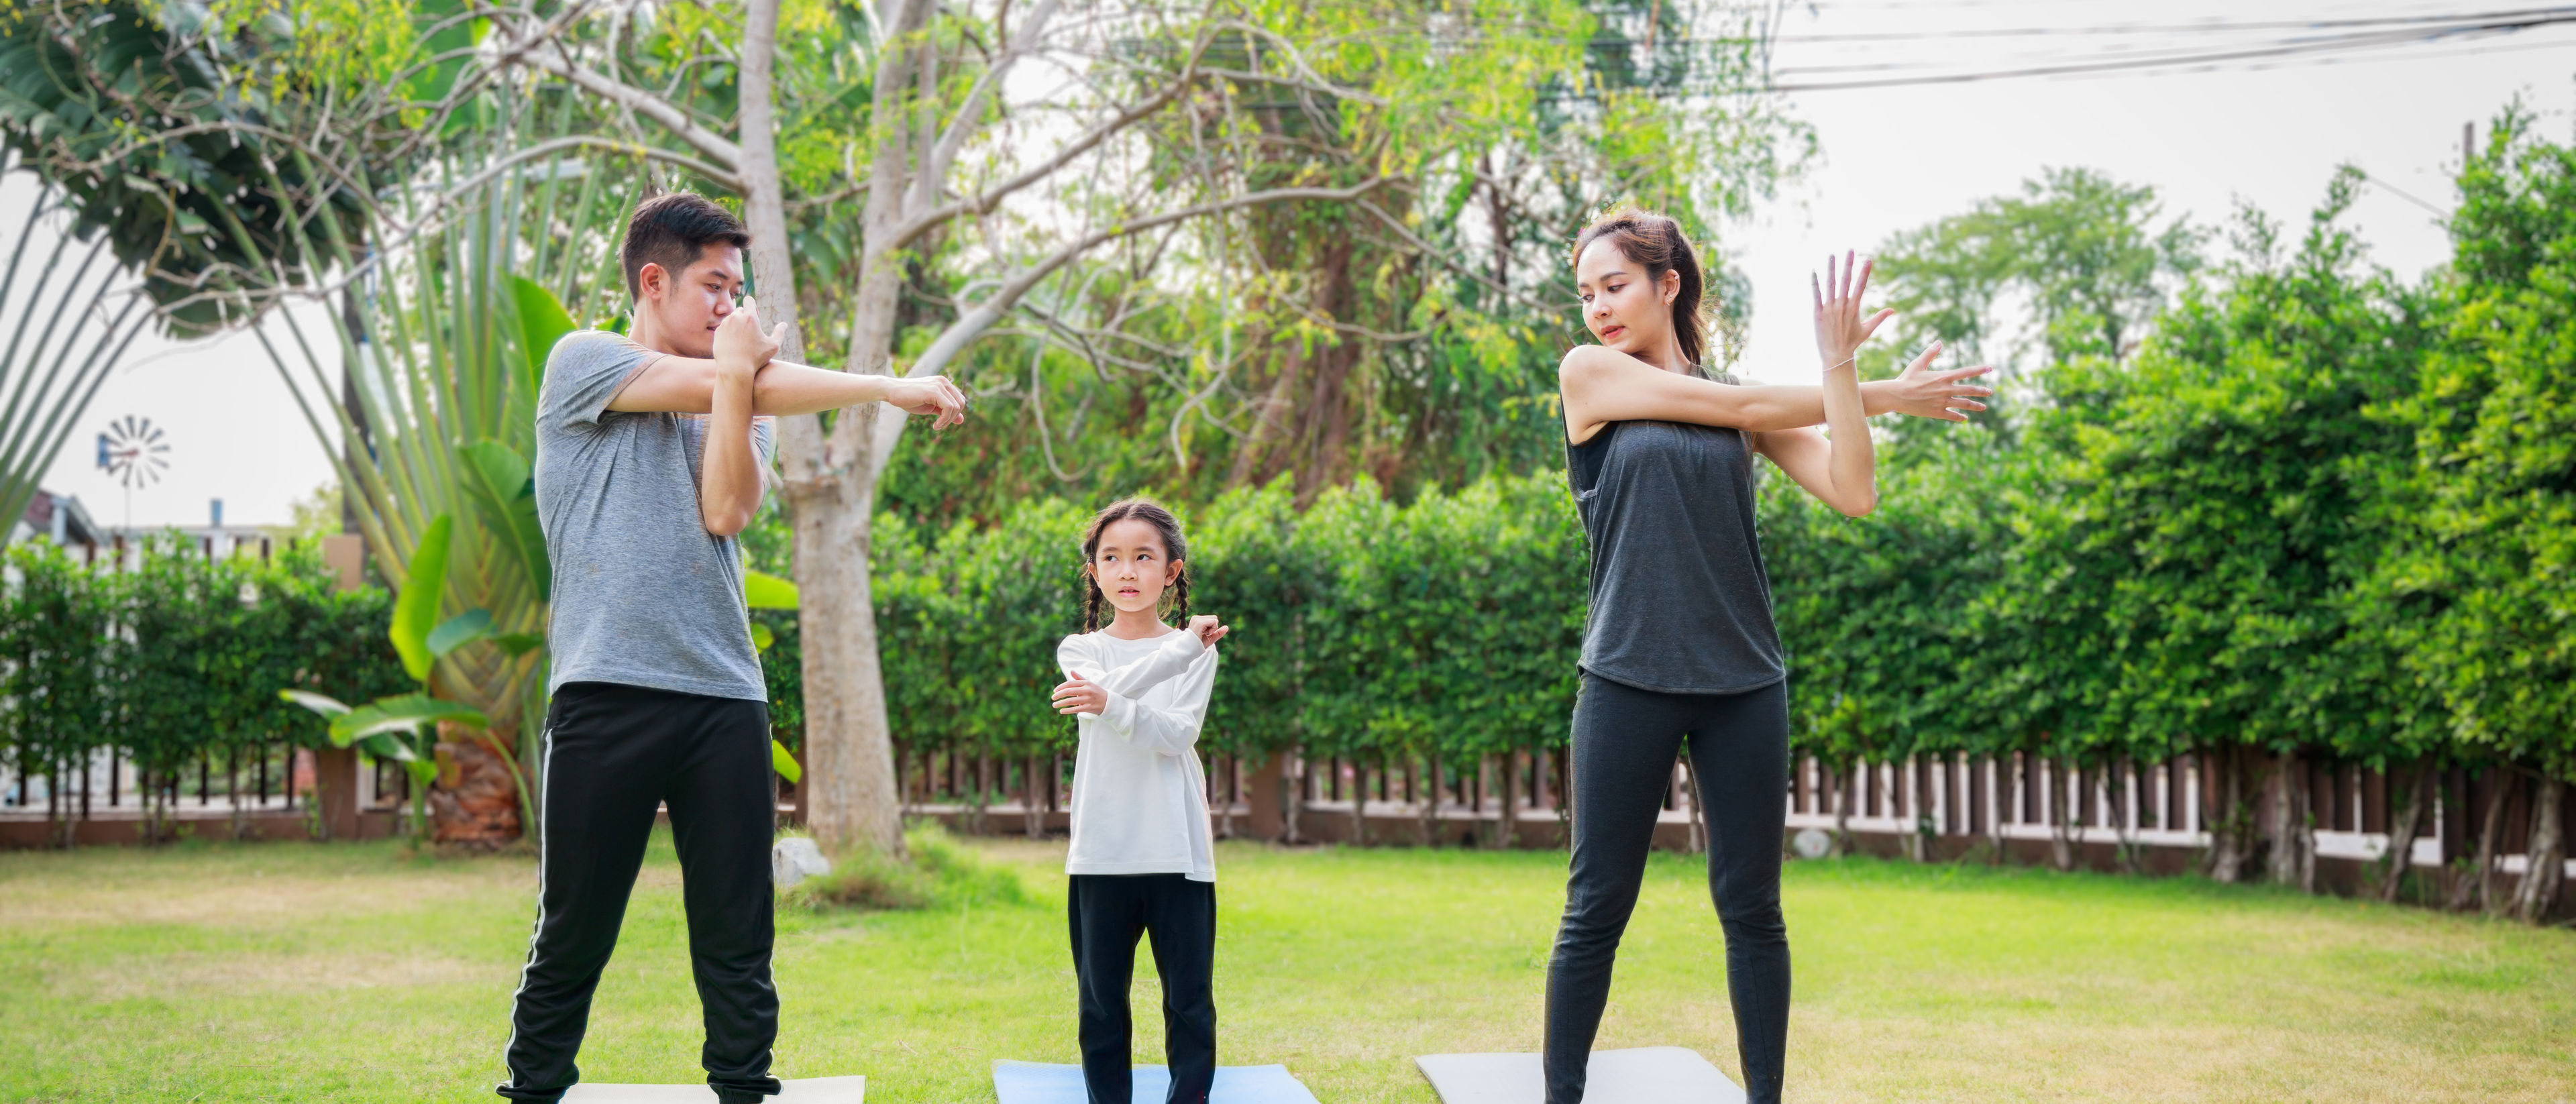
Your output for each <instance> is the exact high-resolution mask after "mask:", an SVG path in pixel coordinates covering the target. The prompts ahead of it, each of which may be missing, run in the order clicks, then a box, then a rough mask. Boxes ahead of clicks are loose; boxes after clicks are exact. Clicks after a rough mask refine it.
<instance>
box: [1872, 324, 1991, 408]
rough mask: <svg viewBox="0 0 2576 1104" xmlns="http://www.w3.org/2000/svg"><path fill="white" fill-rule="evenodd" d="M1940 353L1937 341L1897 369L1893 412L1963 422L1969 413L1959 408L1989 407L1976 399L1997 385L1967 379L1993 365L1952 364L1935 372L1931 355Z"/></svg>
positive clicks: (1988, 370) (1989, 370) (1989, 369)
mask: <svg viewBox="0 0 2576 1104" xmlns="http://www.w3.org/2000/svg"><path fill="white" fill-rule="evenodd" d="M1939 355H1941V343H1940V342H1938V341H1935V342H1933V343H1932V344H1931V345H1930V346H1929V347H1927V348H1925V349H1924V350H1923V355H1921V356H1918V357H1915V358H1914V363H1912V364H1908V365H1906V366H1905V371H1903V372H1901V373H1898V375H1897V377H1896V389H1895V395H1896V407H1895V410H1894V411H1893V413H1897V414H1911V415H1913V416H1915V417H1917V418H1937V419H1939V420H1941V421H1945V422H1964V421H1967V420H1968V416H1967V415H1966V414H1962V413H1960V411H1963V410H1965V411H1977V410H1984V409H1985V408H1986V404H1984V403H1981V402H1978V401H1977V400H1978V399H1981V398H1984V397H1986V396H1988V395H1992V394H1994V393H1995V389H1994V388H1991V387H1985V386H1981V385H1978V384H1974V383H1969V382H1966V381H1968V380H1970V379H1974V378H1976V377H1978V376H1982V375H1985V374H1986V373H1988V372H1991V371H1994V370H1995V369H1994V366H1993V365H1991V364H1980V365H1978V366H1976V367H1974V368H1952V369H1950V370H1948V371H1943V372H1935V371H1933V370H1932V358H1934V357H1937V356H1939Z"/></svg>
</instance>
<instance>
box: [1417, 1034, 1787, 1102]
mask: <svg viewBox="0 0 2576 1104" xmlns="http://www.w3.org/2000/svg"><path fill="white" fill-rule="evenodd" d="M1413 1064H1414V1065H1415V1066H1418V1067H1420V1068H1421V1070H1422V1076H1424V1077H1426V1078H1428V1079H1430V1081H1431V1091H1433V1092H1436V1093H1439V1094H1440V1104H1543V1102H1544V1101H1545V1100H1546V1099H1547V1082H1546V1080H1545V1078H1544V1076H1543V1075H1542V1074H1541V1072H1540V1066H1539V1060H1538V1055H1535V1054H1425V1055H1423V1056H1422V1057H1419V1058H1416V1059H1414V1060H1413ZM1583 1099H1584V1100H1585V1101H1586V1102H1587V1104H1596V1102H1597V1104H1743V1101H1744V1090H1743V1089H1739V1088H1737V1087H1735V1082H1733V1081H1729V1080H1727V1079H1726V1075H1725V1074H1723V1073H1720V1072H1718V1069H1717V1067H1716V1066H1712V1065H1710V1064H1708V1059H1706V1058H1702V1057H1700V1056H1699V1052H1698V1051H1696V1050H1691V1049H1688V1048H1686V1047H1669V1046H1667V1047H1638V1048H1636V1049H1634V1050H1596V1051H1593V1052H1592V1067H1591V1070H1590V1075H1589V1076H1588V1077H1586V1078H1585V1079H1584V1085H1583Z"/></svg>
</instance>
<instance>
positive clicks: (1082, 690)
mask: <svg viewBox="0 0 2576 1104" xmlns="http://www.w3.org/2000/svg"><path fill="white" fill-rule="evenodd" d="M1065 676H1066V679H1065V681H1063V682H1060V683H1057V684H1056V687H1055V701H1054V704H1055V711H1056V712H1058V713H1064V714H1068V715H1070V714H1074V713H1089V714H1091V715H1093V716H1095V717H1096V716H1099V715H1100V714H1102V713H1105V712H1107V711H1108V709H1109V691H1107V690H1104V689H1101V686H1100V684H1099V683H1096V682H1093V681H1091V680H1089V679H1086V678H1084V677H1082V672H1080V671H1067V672H1065Z"/></svg>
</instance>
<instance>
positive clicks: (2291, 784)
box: [2263, 752, 2308, 885]
mask: <svg viewBox="0 0 2576 1104" xmlns="http://www.w3.org/2000/svg"><path fill="white" fill-rule="evenodd" d="M2307 783H2308V779H2307V764H2306V763H2305V762H2303V761H2302V760H2301V759H2300V758H2299V756H2298V753H2297V752H2290V753H2286V754H2284V755H2282V756H2281V757H2280V761H2279V762H2277V763H2275V764H2273V767H2272V776H2271V777H2270V778H2269V779H2266V780H2265V784H2266V786H2267V788H2268V789H2269V791H2270V794H2269V796H2270V797H2271V805H2270V807H2269V808H2267V809H2265V810H2264V816H2263V837H2264V844H2265V847H2266V849H2267V851H2268V854H2267V855H2266V856H2265V867H2266V869H2265V871H2264V873H2265V874H2266V875H2267V876H2268V877H2270V878H2271V880H2272V881H2273V882H2274V883H2275V884H2279V885H2297V884H2299V828H2300V825H2301V824H2302V823H2303V822H2305V821H2306V820H2307V814H2308V785H2307Z"/></svg>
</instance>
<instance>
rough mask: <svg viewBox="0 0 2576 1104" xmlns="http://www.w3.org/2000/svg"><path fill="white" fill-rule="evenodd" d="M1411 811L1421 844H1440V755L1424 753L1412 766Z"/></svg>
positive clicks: (1430, 845) (1433, 845)
mask: <svg viewBox="0 0 2576 1104" xmlns="http://www.w3.org/2000/svg"><path fill="white" fill-rule="evenodd" d="M1414 771H1415V778H1416V779H1417V780H1418V781H1417V784H1416V785H1415V786H1414V787H1413V802H1414V805H1413V811H1414V815H1415V817H1416V818H1417V823H1418V824H1419V825H1420V835H1421V837H1422V846H1424V847H1437V846H1439V845H1440V820H1439V817H1440V757H1439V756H1437V755H1430V754H1425V755H1424V756H1422V758H1421V759H1420V760H1418V761H1417V762H1416V764H1415V766H1414Z"/></svg>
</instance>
